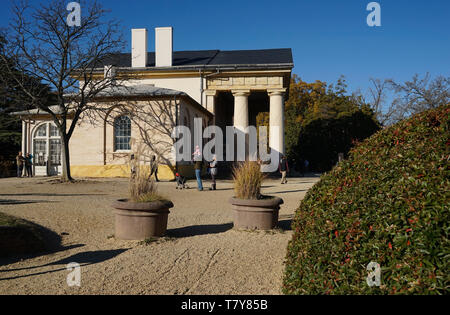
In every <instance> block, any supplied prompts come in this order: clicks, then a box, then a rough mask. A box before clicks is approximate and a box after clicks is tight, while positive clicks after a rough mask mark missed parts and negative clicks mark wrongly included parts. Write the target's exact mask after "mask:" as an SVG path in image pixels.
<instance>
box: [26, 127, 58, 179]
mask: <svg viewBox="0 0 450 315" xmlns="http://www.w3.org/2000/svg"><path fill="white" fill-rule="evenodd" d="M32 154H33V165H34V174H35V175H36V176H55V175H60V174H61V172H62V167H61V137H60V133H59V130H58V128H56V126H55V125H54V124H53V123H51V122H47V123H43V124H41V125H39V126H38V127H37V128H36V130H35V132H34V135H33V153H32Z"/></svg>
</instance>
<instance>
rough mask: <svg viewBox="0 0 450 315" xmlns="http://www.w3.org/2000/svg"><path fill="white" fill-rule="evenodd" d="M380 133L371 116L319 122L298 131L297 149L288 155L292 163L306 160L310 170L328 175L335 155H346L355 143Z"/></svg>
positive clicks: (370, 114)
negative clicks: (327, 172) (293, 160)
mask: <svg viewBox="0 0 450 315" xmlns="http://www.w3.org/2000/svg"><path fill="white" fill-rule="evenodd" d="M379 130H380V126H379V124H378V122H377V121H376V120H375V119H374V117H373V114H372V113H366V112H363V111H356V112H353V113H351V114H346V115H342V116H339V117H336V118H327V119H325V118H319V119H315V120H312V121H310V122H309V123H307V124H305V125H304V126H302V128H301V132H300V135H299V139H298V146H297V147H296V148H295V150H294V152H296V153H297V154H291V155H292V156H293V157H294V158H295V159H296V160H298V161H300V160H304V159H306V160H308V161H309V162H310V163H311V164H310V168H311V169H314V170H317V171H329V170H331V168H332V167H333V166H334V165H336V163H337V161H338V154H339V153H343V154H344V155H345V156H347V155H348V152H349V151H350V149H351V148H352V147H353V146H354V143H355V141H363V140H365V139H366V138H368V137H370V136H372V135H373V134H374V133H376V132H377V131H379Z"/></svg>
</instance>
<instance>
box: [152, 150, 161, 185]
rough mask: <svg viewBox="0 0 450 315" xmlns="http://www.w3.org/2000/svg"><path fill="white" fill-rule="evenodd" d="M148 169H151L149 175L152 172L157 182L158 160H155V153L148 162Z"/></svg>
mask: <svg viewBox="0 0 450 315" xmlns="http://www.w3.org/2000/svg"><path fill="white" fill-rule="evenodd" d="M150 170H151V173H150V177H151V176H152V175H153V174H155V179H156V181H157V182H159V179H158V161H157V160H156V156H155V155H152V160H151V162H150Z"/></svg>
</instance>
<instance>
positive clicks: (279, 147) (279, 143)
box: [268, 89, 285, 154]
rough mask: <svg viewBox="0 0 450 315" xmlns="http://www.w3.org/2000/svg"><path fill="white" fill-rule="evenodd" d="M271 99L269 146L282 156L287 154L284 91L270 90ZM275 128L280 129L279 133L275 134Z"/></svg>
mask: <svg viewBox="0 0 450 315" xmlns="http://www.w3.org/2000/svg"><path fill="white" fill-rule="evenodd" d="M268 93H269V97H270V118H269V119H270V139H269V146H270V148H271V149H272V150H276V151H278V152H279V153H281V154H285V147H284V93H285V90H284V89H280V90H269V91H268ZM273 127H278V132H275V133H273V132H272V130H275V129H274V128H273Z"/></svg>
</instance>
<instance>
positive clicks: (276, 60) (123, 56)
mask: <svg viewBox="0 0 450 315" xmlns="http://www.w3.org/2000/svg"><path fill="white" fill-rule="evenodd" d="M147 60H148V62H147V67H155V53H154V52H149V53H148V58H147ZM105 65H113V66H116V67H123V68H129V67H131V54H130V53H117V54H111V55H110V56H109V57H107V58H105V59H104V61H103V62H102V63H101V64H100V65H99V67H103V66H105ZM261 65H264V66H269V67H270V66H271V65H272V66H277V67H280V66H282V67H291V68H292V67H293V59H292V51H291V49H290V48H285V49H261V50H229V51H222V50H197V51H174V52H173V64H172V66H173V67H183V68H185V67H186V68H202V67H226V66H246V67H257V66H261Z"/></svg>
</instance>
